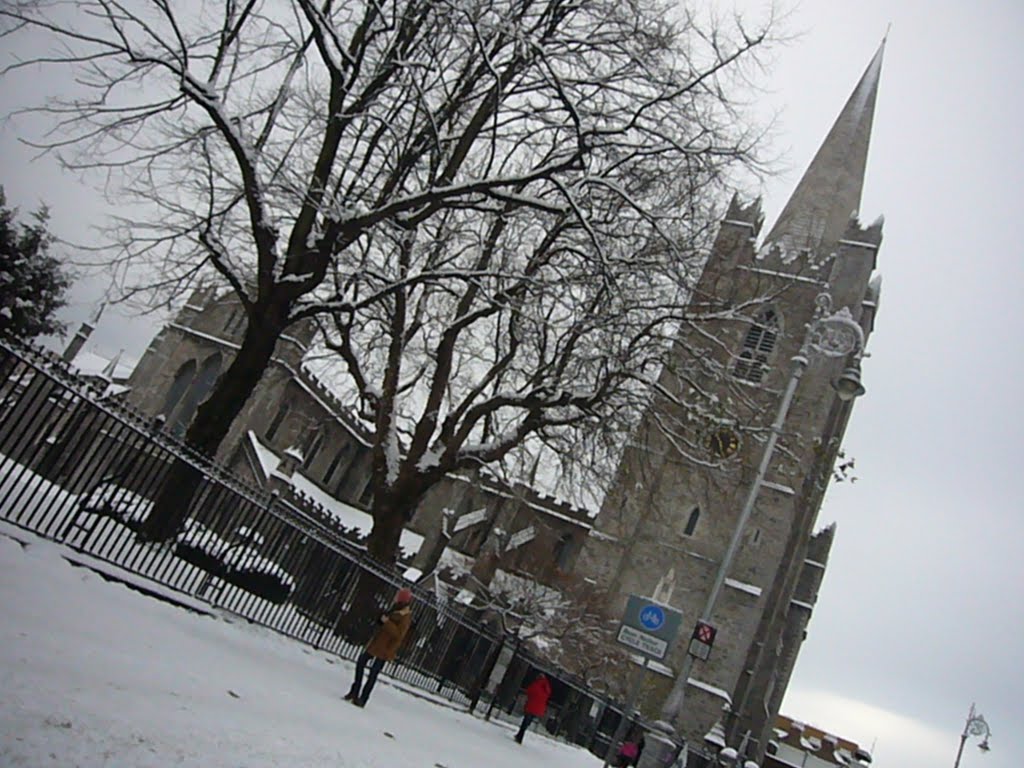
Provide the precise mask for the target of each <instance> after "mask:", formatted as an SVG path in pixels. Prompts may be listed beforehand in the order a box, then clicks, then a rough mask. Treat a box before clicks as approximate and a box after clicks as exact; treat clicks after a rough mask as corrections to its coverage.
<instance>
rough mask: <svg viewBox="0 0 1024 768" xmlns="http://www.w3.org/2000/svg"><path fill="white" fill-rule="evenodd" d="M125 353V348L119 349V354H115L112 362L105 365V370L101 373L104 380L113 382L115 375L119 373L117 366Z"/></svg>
mask: <svg viewBox="0 0 1024 768" xmlns="http://www.w3.org/2000/svg"><path fill="white" fill-rule="evenodd" d="M123 354H124V350H123V349H121V350H118V352H117V354H116V355H114V358H113V359H112V360H111V361H110V362H108V363H107V364H106V366H104V368H103V372H102V373H101V374H100V376H102V377H103V380H104V381H105V382H107V383H108V384H110V383H112V382H113V381H114V376H115V375H116V373H117V366H118V363H120V362H121V355H123Z"/></svg>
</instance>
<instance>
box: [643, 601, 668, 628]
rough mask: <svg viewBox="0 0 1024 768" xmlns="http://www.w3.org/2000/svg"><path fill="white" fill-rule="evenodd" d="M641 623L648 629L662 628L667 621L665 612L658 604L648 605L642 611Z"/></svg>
mask: <svg viewBox="0 0 1024 768" xmlns="http://www.w3.org/2000/svg"><path fill="white" fill-rule="evenodd" d="M640 623H641V624H643V625H644V627H646V628H647V629H652V630H653V629H661V626H662V625H663V624H664V623H665V612H664V611H663V610H662V609H661V608H660V607H659V606H657V605H647V606H644V608H643V609H642V610H641V611H640Z"/></svg>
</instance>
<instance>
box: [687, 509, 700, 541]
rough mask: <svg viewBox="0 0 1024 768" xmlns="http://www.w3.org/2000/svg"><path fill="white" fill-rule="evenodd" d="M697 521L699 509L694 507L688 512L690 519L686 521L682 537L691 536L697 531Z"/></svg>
mask: <svg viewBox="0 0 1024 768" xmlns="http://www.w3.org/2000/svg"><path fill="white" fill-rule="evenodd" d="M698 520H700V507H694V508H693V509H691V510H690V517H689V518H687V520H686V527H685V528H684V529H683V535H685V536H693V533H694V531H696V530H697V521H698Z"/></svg>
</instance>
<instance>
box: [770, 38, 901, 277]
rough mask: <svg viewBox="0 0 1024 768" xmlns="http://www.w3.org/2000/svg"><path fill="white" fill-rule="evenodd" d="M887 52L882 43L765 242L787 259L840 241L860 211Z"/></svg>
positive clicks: (883, 41) (883, 42)
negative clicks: (883, 61)
mask: <svg viewBox="0 0 1024 768" xmlns="http://www.w3.org/2000/svg"><path fill="white" fill-rule="evenodd" d="M884 52H885V40H884V39H883V40H882V44H881V45H880V46H879V47H878V51H877V52H876V53H875V55H874V58H872V59H871V63H870V64H868V67H867V69H866V70H865V71H864V74H863V76H862V77H861V79H860V82H859V83H857V87H856V88H854V90H853V93H852V94H851V95H850V98H849V100H848V101H847V102H846V106H845V107H843V111H842V112H840V113H839V117H838V118H837V119H836V122H835V124H834V125H833V126H832V130H830V131H829V133H828V136H827V137H826V138H825V141H824V143H823V144H822V145H821V148H820V149H819V150H818V153H817V154H816V155H815V156H814V160H812V161H811V164H810V166H808V168H807V171H806V172H805V173H804V176H803V178H802V179H800V183H799V184H797V187H796V190H795V191H794V192H793V196H792V197H791V198H790V199H789V202H788V203H786V207H785V208H783V210H782V213H781V214H779V218H778V221H776V222H775V226H773V227H772V229H771V232H769V233H768V237H766V238H765V243H766V244H772V243H774V244H777V245H779V246H781V248H782V250H783V252H784V254H786V258H791V257H792V255H793V254H795V253H798V252H800V251H801V250H802V249H806V248H810V249H812V250H814V249H816V248H817V247H818V246H819V245H821V244H822V243H835V242H836V241H838V240H839V239H840V238H841V237H842V235H843V232H844V231H845V230H846V227H847V224H849V221H850V217H851V216H853V215H855V214H856V213H857V210H858V209H859V208H860V195H861V190H862V189H863V187H864V171H865V168H866V166H867V159H868V145H869V143H870V140H871V125H872V121H873V119H874V115H875V98H876V96H877V95H878V81H879V77H880V75H881V71H882V55H883V54H884Z"/></svg>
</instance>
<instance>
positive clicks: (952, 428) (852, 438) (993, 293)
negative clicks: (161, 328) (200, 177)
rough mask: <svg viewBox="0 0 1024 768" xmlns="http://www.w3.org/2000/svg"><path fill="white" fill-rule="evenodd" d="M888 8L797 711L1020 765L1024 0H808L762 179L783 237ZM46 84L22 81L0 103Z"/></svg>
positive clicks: (895, 740) (927, 755)
mask: <svg viewBox="0 0 1024 768" xmlns="http://www.w3.org/2000/svg"><path fill="white" fill-rule="evenodd" d="M739 5H740V8H741V9H753V10H757V9H760V8H761V7H762V6H763V5H764V3H760V2H742V0H741V2H740V4H739ZM890 22H891V23H892V30H891V32H890V33H889V42H888V46H887V49H886V56H885V62H884V64H883V70H882V81H881V89H880V92H879V97H878V104H877V108H876V113H875V128H874V135H873V140H872V146H871V152H870V156H869V160H868V175H867V183H866V186H865V191H864V201H863V206H862V219H863V220H865V221H872V220H874V219H875V218H876V217H877V216H878V215H879V214H884V215H885V217H886V223H885V241H884V243H883V246H882V249H881V252H880V256H879V266H880V269H881V272H882V274H883V276H884V283H883V288H882V302H881V309H880V314H879V319H878V322H877V324H876V329H875V334H874V335H873V336H872V339H871V343H870V345H869V352H870V354H871V357H870V359H868V360H866V361H865V364H864V383H865V386H866V387H867V390H868V392H867V395H866V396H865V397H863V398H862V399H861V400H859V401H858V403H857V406H856V409H855V412H854V416H853V419H852V421H851V424H850V428H849V431H848V433H847V437H846V441H845V448H846V452H847V454H848V455H850V456H853V457H855V459H856V472H855V475H856V476H857V478H858V480H857V482H856V483H855V484H850V483H844V484H841V485H838V486H835V487H833V489H832V490H831V491H830V492H829V494H828V496H827V498H826V501H825V506H824V508H823V510H822V514H821V518H820V522H821V524H822V525H825V524H827V523H830V522H833V521H835V522H837V523H838V535H837V538H836V543H835V547H834V548H833V552H832V558H831V562H830V566H829V569H828V573H827V576H826V579H825V583H824V587H823V590H822V594H821V597H820V601H819V604H818V607H817V608H816V610H815V615H814V618H813V620H812V622H811V626H810V633H809V636H808V641H807V643H806V645H805V647H804V650H803V652H802V654H801V658H800V661H799V663H798V666H797V671H796V675H795V678H794V680H793V682H792V684H791V686H790V689H789V694H788V696H787V699H786V702H785V705H784V707H783V710H784V712H785V713H786V714H789V715H790V716H793V717H796V718H800V719H803V720H806V721H808V722H811V723H814V724H815V725H817V726H819V727H821V728H824V729H826V730H830V731H832V732H835V733H836V734H838V735H840V736H843V737H845V738H849V739H852V740H854V741H857V742H859V743H861V744H863V745H865V746H867V747H871V746H872V744H873V743H875V742H876V741H877V743H875V757H876V762H875V764H876V765H878V766H886V767H887V768H934V767H935V766H946V765H948V766H952V764H953V761H954V759H955V757H956V749H957V745H958V740H959V734H960V732H961V731H962V729H963V726H964V720H965V718H966V715H967V711H968V708H969V706H970V704H971V702H972V701H974V702H977V704H978V708H979V710H980V712H982V713H983V714H984V715H985V717H986V719H987V720H988V723H989V725H990V726H991V728H992V730H993V732H994V735H993V737H992V740H991V745H992V751H991V752H990V753H989V754H988V755H981V754H980V753H979V752H978V750H977V749H976V747H975V744H976V743H977V741H976V740H972V742H971V743H970V744H969V745H968V747H967V749H966V750H965V753H964V758H963V761H962V763H961V766H962V768H970V767H971V766H985V768H1017V767H1018V766H1019V765H1021V764H1022V762H1024V727H1022V726H1021V723H1022V721H1024V706H1022V705H1021V704H1020V699H1021V696H1022V690H1024V673H1022V672H1021V668H1022V663H1024V658H1022V657H1024V653H1022V645H1024V607H1022V606H1024V565H1022V563H1024V552H1022V551H1021V544H1022V542H1024V536H1022V531H1024V522H1022V521H1021V519H1020V516H1019V510H1020V508H1021V506H1022V505H1021V501H1020V498H1021V496H1022V494H1021V490H1020V489H1019V488H1018V487H1017V486H1016V485H1015V480H1014V478H1015V477H1020V475H1021V470H1020V468H1019V466H1018V458H1019V457H1018V453H1017V452H1018V450H1020V447H1019V443H1020V440H1021V437H1020V436H1021V434H1022V433H1024V423H1022V421H1024V420H1022V418H1021V411H1020V408H1019V406H1018V396H1019V391H1020V388H1021V385H1020V380H1021V375H1022V373H1024V357H1022V354H1021V336H1022V334H1024V322H1022V312H1021V309H1020V302H1019V299H1018V296H1019V294H1020V292H1021V286H1022V285H1024V266H1022V264H1024V259H1022V257H1021V254H1020V248H1019V245H1018V237H1019V236H1018V229H1019V225H1018V224H1017V220H1016V219H1019V214H1017V211H1016V210H1015V208H1016V207H1017V206H1018V204H1019V202H1020V199H1021V193H1020V189H1019V187H1020V180H1021V178H1022V177H1024V162H1022V149H1021V140H1020V133H1021V128H1020V125H1019V120H1020V117H1021V113H1022V108H1021V106H1020V105H1019V101H1020V100H1019V97H1018V95H1017V94H1018V91H1019V82H1018V81H1019V78H1020V77H1021V75H1022V74H1024V54H1022V53H1021V51H1022V47H1021V45H1020V43H1019V40H1018V39H1017V37H1018V36H1019V33H1020V30H1021V28H1022V22H1024V4H1021V3H1019V2H1014V1H1013V0H1006V2H996V1H995V0H979V2H977V3H964V2H954V1H953V0H943V1H941V2H939V1H938V0H916V1H911V0H897V1H896V2H893V1H892V0H890V2H882V1H881V0H860V1H859V2H856V3H852V2H845V1H840V0H828V1H826V0H805V1H804V3H803V4H802V5H800V6H798V7H796V8H795V10H794V11H793V13H792V15H791V16H790V17H789V19H788V20H787V22H786V26H787V29H789V30H791V31H793V32H798V33H800V36H799V37H798V38H797V39H795V40H793V41H792V42H791V43H790V44H789V45H787V46H785V47H784V48H781V49H779V50H777V51H776V52H775V54H774V55H773V56H772V57H771V58H772V59H773V67H772V70H771V72H770V74H769V75H768V79H767V83H766V85H767V88H768V92H766V93H765V94H763V96H762V97H761V98H760V102H761V104H762V105H763V110H764V114H771V113H775V112H778V113H779V122H778V126H777V130H776V132H775V138H774V143H775V146H774V148H775V151H776V153H777V154H779V155H780V156H783V157H784V158H786V162H787V166H786V169H784V172H783V173H781V174H780V175H779V176H777V177H775V178H773V179H771V180H770V182H769V183H768V184H767V185H766V187H765V188H764V189H763V190H762V192H763V193H764V195H765V207H766V212H767V223H766V229H765V231H767V228H768V227H769V226H770V224H771V222H772V220H773V218H774V216H775V215H777V214H778V212H779V210H780V209H781V207H782V204H783V203H784V202H785V199H786V197H787V195H788V194H789V192H790V191H791V190H792V188H793V186H794V185H795V184H796V181H797V179H798V178H799V175H800V173H802V171H803V169H804V167H805V166H806V165H807V163H808V162H809V161H810V159H811V157H812V155H813V153H814V151H815V150H816V148H817V146H818V145H819V144H820V142H821V141H822V139H823V138H824V136H825V133H826V132H827V130H828V128H829V126H830V125H831V123H832V121H833V120H834V119H835V117H836V115H837V114H838V112H839V110H840V108H841V107H842V105H843V103H844V102H845V100H846V98H847V96H848V95H849V93H850V91H851V90H852V88H853V86H854V85H855V83H856V82H857V80H858V78H859V77H860V75H861V73H862V71H863V69H864V67H865V66H866V65H867V63H868V61H869V60H870V58H871V56H872V55H873V54H874V52H875V49H876V48H877V46H878V44H879V42H880V40H881V38H882V37H883V35H884V34H885V32H886V28H887V26H888V25H889V24H890ZM37 85H38V84H37V83H34V82H32V81H25V80H22V81H21V82H20V83H4V85H3V88H2V89H0V112H6V111H8V109H9V107H10V105H12V104H18V103H23V100H24V99H25V98H26V97H27V89H30V88H31V89H34V88H35V87H37ZM26 125H27V124H26V122H25V121H21V122H15V123H8V124H5V125H4V126H2V127H0V158H2V167H0V183H3V184H4V185H5V186H6V187H7V191H8V195H9V197H10V198H11V200H12V202H15V203H17V204H20V205H22V206H24V207H25V208H31V207H33V206H34V205H35V203H36V202H37V201H39V200H43V199H44V200H46V201H47V202H48V203H49V204H50V206H51V207H52V209H53V229H54V230H55V231H57V232H59V233H61V234H64V235H66V236H68V237H77V238H83V239H87V237H88V235H87V227H86V224H87V222H88V221H90V220H92V219H95V218H98V217H100V216H101V215H102V214H103V211H104V208H103V206H102V204H101V203H100V202H99V199H98V197H97V196H96V195H95V194H93V193H91V192H89V191H88V190H87V189H86V188H85V187H83V186H81V185H80V184H78V183H77V182H75V181H74V180H73V179H69V178H67V177H65V176H63V175H61V173H60V172H59V171H58V170H57V169H56V168H55V167H54V166H53V164H51V163H49V162H46V161H43V162H36V163H31V164H30V163H29V162H28V159H29V156H30V154H29V153H28V152H27V151H26V150H24V149H23V148H21V147H19V146H18V145H17V144H16V142H15V137H16V135H17V134H18V133H19V132H21V131H24V130H25V128H26ZM1015 214H1017V216H1016V217H1015ZM97 286H98V284H97V283H96V282H92V283H89V284H87V285H84V286H80V287H79V288H78V290H77V292H76V295H75V300H74V304H73V306H72V308H71V311H72V315H73V316H74V317H75V318H80V317H82V316H84V315H86V314H87V313H89V312H90V311H91V310H92V309H93V307H94V302H95V301H96V296H97V294H98V290H99V289H98V287H97ZM150 328H151V325H150V324H148V323H146V322H144V321H135V322H132V323H127V322H125V321H124V320H123V318H119V317H118V316H117V314H116V313H114V312H111V313H108V314H107V315H106V316H105V319H104V321H103V322H102V323H101V325H100V328H99V330H98V332H97V333H96V335H95V337H94V343H95V344H96V345H98V346H99V347H100V350H101V351H104V352H106V353H108V354H112V353H114V352H116V351H117V350H118V349H119V348H121V347H126V348H127V349H128V351H129V352H130V353H134V354H139V353H140V352H141V350H142V349H143V347H144V345H145V342H146V340H147V339H148V336H149V335H150V331H149V329H150ZM1014 509H1017V510H1018V512H1014Z"/></svg>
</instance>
